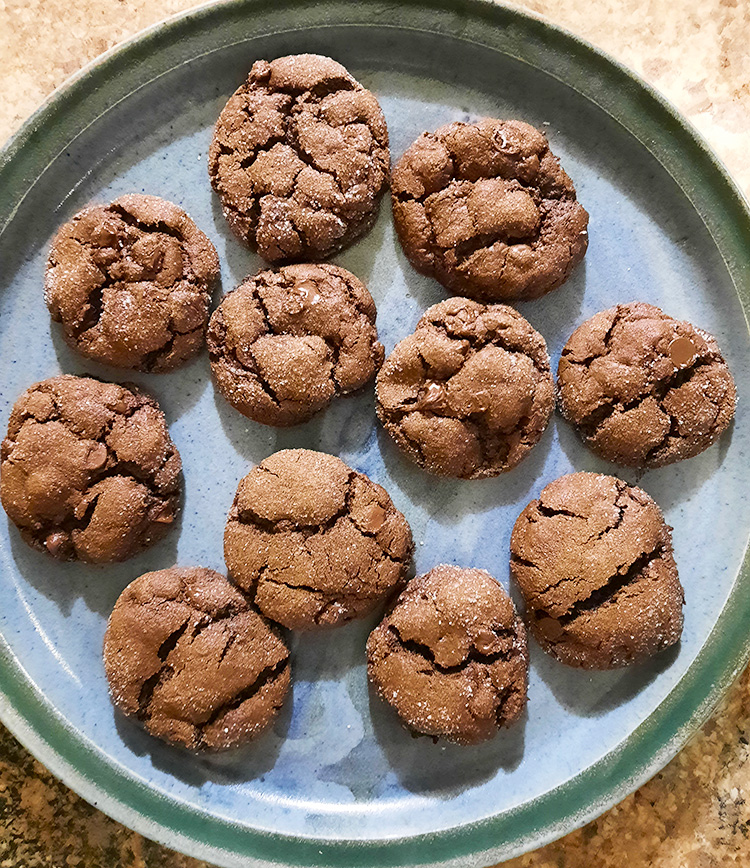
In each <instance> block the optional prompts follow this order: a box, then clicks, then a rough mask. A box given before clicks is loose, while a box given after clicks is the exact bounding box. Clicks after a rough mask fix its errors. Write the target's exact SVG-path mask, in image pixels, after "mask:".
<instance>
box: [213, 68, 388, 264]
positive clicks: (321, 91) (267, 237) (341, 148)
mask: <svg viewBox="0 0 750 868" xmlns="http://www.w3.org/2000/svg"><path fill="white" fill-rule="evenodd" d="M389 162H390V155H389V152H388V130H387V128H386V125H385V118H384V117H383V112H382V111H381V109H380V106H379V105H378V101H377V100H376V99H375V97H374V96H373V95H372V94H371V93H370V91H368V90H365V89H364V88H363V87H362V85H361V84H359V82H357V81H355V80H354V79H353V78H352V76H351V75H349V73H348V72H347V71H346V70H345V69H344V67H343V66H341V64H340V63H336V62H335V61H333V60H331V59H330V58H328V57H321V56H320V55H317V54H298V55H291V56H290V57H279V58H277V59H276V60H273V61H271V62H270V63H268V62H267V61H265V60H258V61H256V62H255V63H254V64H253V67H252V69H251V70H250V74H249V75H248V77H247V81H246V82H245V83H244V84H243V85H242V86H241V87H240V88H239V89H238V90H236V91H235V93H234V95H233V96H232V97H231V99H230V100H229V102H228V103H227V104H226V106H225V107H224V109H223V110H222V112H221V115H220V116H219V120H218V121H217V123H216V129H215V131H214V137H213V141H212V142H211V149H210V151H209V155H208V171H209V174H210V176H211V184H212V185H213V188H214V190H216V192H217V193H218V194H219V197H220V198H221V204H222V207H223V209H224V216H225V217H226V219H227V221H228V222H229V225H230V226H231V227H232V229H233V230H234V232H235V233H236V234H237V235H238V237H239V238H240V239H242V240H243V241H244V242H245V243H247V244H249V245H250V247H252V248H253V249H254V250H257V251H258V253H259V254H260V255H261V256H262V257H263V258H264V259H267V260H268V261H269V262H281V261H287V262H288V261H293V260H294V261H299V260H308V261H309V260H317V259H325V258H326V257H327V256H331V255H332V254H333V253H336V251H338V250H341V249H342V248H344V247H346V246H347V245H349V244H351V243H352V242H353V241H355V240H356V239H357V238H359V237H360V236H361V235H364V233H365V232H367V230H368V229H370V227H371V226H372V224H373V223H374V222H375V218H376V216H377V209H378V205H379V202H380V197H381V195H382V194H383V191H384V190H385V186H386V183H387V181H388V169H389Z"/></svg>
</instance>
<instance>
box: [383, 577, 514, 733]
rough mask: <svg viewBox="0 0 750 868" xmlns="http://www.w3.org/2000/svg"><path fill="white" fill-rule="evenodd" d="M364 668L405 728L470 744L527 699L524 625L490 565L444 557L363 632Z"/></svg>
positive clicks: (507, 721)
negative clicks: (449, 562)
mask: <svg viewBox="0 0 750 868" xmlns="http://www.w3.org/2000/svg"><path fill="white" fill-rule="evenodd" d="M367 672H368V675H369V677H370V680H371V682H372V683H373V685H374V687H375V689H376V690H377V692H378V695H379V696H380V697H381V698H382V699H384V700H385V701H386V702H389V703H390V704H391V705H392V706H393V707H394V708H395V710H396V711H397V712H398V714H399V716H400V717H401V718H402V719H403V720H404V722H405V723H406V725H407V726H408V727H409V728H410V729H411V730H413V731H415V732H419V733H423V734H425V735H431V736H433V737H435V738H445V739H447V740H448V741H454V742H458V743H459V744H476V743H478V742H481V741H485V740H487V739H489V738H492V736H494V735H495V734H496V733H497V731H498V729H499V728H500V727H501V726H508V725H509V724H511V723H513V722H514V721H516V720H517V719H518V718H519V717H520V716H521V714H522V713H523V710H524V708H525V707H526V687H527V678H528V653H527V647H526V630H525V629H524V626H523V623H522V621H521V619H520V618H519V617H518V616H517V615H516V610H515V608H514V606H513V602H512V601H511V599H510V597H509V596H508V595H507V594H506V592H505V590H504V589H503V587H502V585H500V584H499V583H498V582H497V581H495V579H493V578H492V576H491V575H490V574H489V573H487V572H485V571H484V570H476V569H465V568H463V567H455V566H446V565H444V564H443V565H440V566H437V567H435V568H434V569H432V570H430V572H429V573H427V574H426V575H424V576H419V577H418V578H416V579H412V581H410V582H409V584H408V585H407V586H406V590H404V591H403V593H402V594H401V595H400V597H399V598H398V600H397V601H396V603H395V605H394V606H393V608H392V609H391V610H390V612H388V614H387V615H386V616H385V618H384V619H383V620H382V622H381V623H380V624H379V625H378V626H377V627H376V628H375V629H374V630H373V632H372V633H371V634H370V638H369V639H368V641H367Z"/></svg>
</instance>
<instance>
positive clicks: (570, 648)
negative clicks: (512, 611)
mask: <svg viewBox="0 0 750 868" xmlns="http://www.w3.org/2000/svg"><path fill="white" fill-rule="evenodd" d="M670 530H671V529H670V528H669V527H668V526H667V525H666V523H665V522H664V518H663V516H662V514H661V510H660V509H659V507H658V506H657V505H656V503H655V502H654V501H653V500H652V499H651V497H649V495H648V494H646V492H645V491H643V490H642V489H640V488H636V487H635V486H631V485H628V484H627V483H626V482H623V481H622V480H621V479H616V478H615V477H613V476H603V475H602V474H597V473H572V474H569V475H568V476H562V477H560V478H559V479H556V480H555V481H554V482H551V483H550V484H549V485H548V486H547V487H546V488H544V489H543V490H542V493H541V494H540V495H539V498H538V500H534V501H532V502H531V503H530V504H529V505H528V506H527V507H526V508H525V509H524V511H523V512H522V513H521V515H520V516H519V517H518V520H517V521H516V524H515V527H514V528H513V533H512V535H511V542H510V552H511V556H510V566H511V571H512V574H513V576H514V578H515V580H516V582H517V583H518V586H519V588H520V589H521V593H522V594H523V598H524V601H525V603H526V611H527V623H528V625H529V628H530V630H531V632H532V634H533V635H534V637H535V638H536V639H537V641H538V642H539V644H540V645H541V646H542V648H544V650H545V651H547V652H549V653H550V654H552V655H553V656H554V657H556V658H557V659H558V660H560V661H561V662H562V663H567V664H568V665H569V666H579V667H582V668H584V669H614V668H616V667H619V666H627V665H628V664H630V663H635V662H638V661H640V660H643V659H644V658H646V657H649V656H651V655H653V654H656V653H657V652H658V651H661V650H663V649H664V648H668V647H669V646H671V645H674V644H675V643H676V642H678V641H679V639H680V635H681V634H682V606H683V602H684V595H683V590H682V585H681V584H680V580H679V578H678V575H677V567H676V565H675V561H674V556H673V552H672V538H671V534H670Z"/></svg>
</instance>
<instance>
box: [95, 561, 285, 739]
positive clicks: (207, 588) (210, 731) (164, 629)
mask: <svg viewBox="0 0 750 868" xmlns="http://www.w3.org/2000/svg"><path fill="white" fill-rule="evenodd" d="M104 668H105V671H106V673H107V679H108V681H109V689H110V695H111V697H112V701H113V703H114V704H115V706H116V707H117V708H119V709H120V711H122V712H123V713H124V714H126V715H128V716H130V717H135V718H137V719H138V720H139V721H141V723H142V724H143V726H144V727H145V728H146V730H147V731H148V732H150V733H151V735H154V736H156V737H157V738H160V739H162V740H164V741H166V742H169V743H171V744H177V745H181V746H183V747H187V748H191V749H193V750H200V749H213V750H220V749H225V748H231V747H237V746H239V745H241V744H244V743H245V742H248V741H250V740H251V739H253V738H255V737H256V736H257V735H258V734H259V733H261V732H262V731H263V730H264V729H265V728H266V727H267V726H268V725H269V723H271V721H272V720H273V719H274V718H275V717H276V715H277V713H278V711H279V709H280V708H281V706H282V704H283V702H284V697H285V696H286V694H287V691H288V689H289V679H290V674H289V672H290V665H289V651H288V649H287V647H286V645H285V644H284V640H283V639H282V638H281V636H280V635H279V633H278V631H277V630H276V629H274V628H273V627H272V626H271V625H270V624H269V623H268V622H267V621H266V619H265V618H263V617H262V616H261V615H260V614H259V613H258V612H257V611H256V610H255V608H254V607H253V606H252V605H251V604H250V603H249V602H248V600H247V599H246V598H245V597H244V595H243V594H241V593H240V592H239V591H238V590H237V589H236V588H234V587H232V585H231V584H230V583H229V582H228V581H227V580H226V579H225V578H224V576H221V575H219V574H218V573H215V572H214V571H213V570H208V569H205V568H203V567H189V568H184V567H172V568H171V569H167V570H159V571H157V572H154V573H146V574H145V575H143V576H140V577H139V578H137V579H136V580H135V581H134V582H131V583H130V584H129V585H128V586H127V588H125V590H124V591H123V592H122V594H120V597H119V599H118V600H117V603H116V604H115V607H114V609H113V611H112V614H111V615H110V618H109V624H108V625H107V632H106V634H105V637H104Z"/></svg>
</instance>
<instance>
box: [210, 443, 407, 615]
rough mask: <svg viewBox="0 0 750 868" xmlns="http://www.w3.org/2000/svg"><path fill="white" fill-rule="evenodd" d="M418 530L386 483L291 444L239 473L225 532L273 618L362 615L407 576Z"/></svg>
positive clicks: (231, 562)
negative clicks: (414, 533) (413, 536)
mask: <svg viewBox="0 0 750 868" xmlns="http://www.w3.org/2000/svg"><path fill="white" fill-rule="evenodd" d="M411 554H412V539H411V531H410V530H409V525H408V524H407V523H406V519H405V518H404V517H403V515H401V513H400V512H399V511H398V510H397V509H396V507H395V506H394V505H393V503H392V501H391V499H390V497H389V496H388V494H387V493H386V491H385V489H383V488H381V487H380V486H379V485H376V484H375V483H374V482H371V481H370V480H369V479H368V478H367V477H366V476H365V475H364V474H362V473H357V472H356V471H355V470H352V469H351V468H350V467H347V466H346V464H344V462H343V461H340V460H339V459H338V458H334V456H333V455H325V454H324V453H322V452H311V451H310V450H308V449H285V450H283V451H281V452H276V453H275V454H273V455H271V456H270V457H268V458H266V460H265V461H263V462H262V463H261V464H259V465H258V466H257V467H254V468H253V469H252V470H251V471H250V473H248V474H247V476H246V477H245V478H244V479H242V480H241V481H240V484H239V486H238V488H237V494H236V495H235V498H234V503H233V504H232V508H231V510H230V512H229V519H228V521H227V526H226V530H225V532H224V557H225V559H226V562H227V567H228V568H229V572H230V575H231V577H232V579H233V580H234V581H235V582H236V583H237V584H238V585H239V586H240V587H241V588H242V589H243V590H245V591H247V592H249V593H251V594H252V595H253V597H254V600H255V604H256V605H257V606H258V608H259V609H260V610H261V611H262V612H263V613H264V614H265V615H267V616H268V617H269V618H271V619H272V620H274V621H278V622H279V623H280V624H283V625H284V626H285V627H290V628H292V629H297V630H314V629H317V628H319V627H335V626H337V625H338V624H343V623H345V622H346V621H351V620H352V619H353V618H362V617H364V616H365V615H367V614H369V613H370V612H371V611H372V610H373V609H375V608H376V607H377V606H378V604H379V603H381V602H382V601H383V600H384V599H385V598H386V597H387V596H388V595H389V594H390V593H391V592H392V591H393V590H394V589H395V588H396V587H397V585H398V584H399V583H400V582H402V581H403V580H404V578H405V576H406V572H407V570H408V568H409V564H410V561H411Z"/></svg>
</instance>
